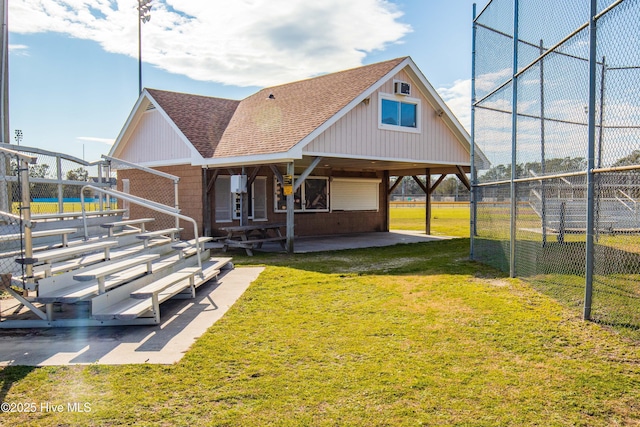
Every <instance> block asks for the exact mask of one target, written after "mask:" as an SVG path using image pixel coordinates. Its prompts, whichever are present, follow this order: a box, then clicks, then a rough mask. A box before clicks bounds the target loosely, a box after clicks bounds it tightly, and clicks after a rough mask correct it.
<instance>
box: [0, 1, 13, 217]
mask: <svg viewBox="0 0 640 427" xmlns="http://www.w3.org/2000/svg"><path fill="white" fill-rule="evenodd" d="M0 19H1V22H2V32H1V35H0V37H2V40H1V41H0V48H1V49H2V53H1V54H0V59H1V61H2V64H0V97H1V98H2V101H0V138H2V142H4V143H6V144H10V143H11V141H10V139H9V25H8V23H9V0H2V1H1V2H0ZM10 170H11V166H10V163H9V157H8V156H0V176H6V175H7V174H9V173H11V172H10ZM9 193H10V191H9V182H8V181H7V180H4V181H3V182H2V183H0V210H1V211H4V212H9V211H10V206H11V201H10V200H9Z"/></svg>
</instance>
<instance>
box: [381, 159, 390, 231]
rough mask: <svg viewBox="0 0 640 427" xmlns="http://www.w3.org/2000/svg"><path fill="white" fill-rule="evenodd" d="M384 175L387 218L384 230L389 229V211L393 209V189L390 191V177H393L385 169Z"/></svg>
mask: <svg viewBox="0 0 640 427" xmlns="http://www.w3.org/2000/svg"><path fill="white" fill-rule="evenodd" d="M383 174H384V176H383V178H382V180H383V181H384V197H385V199H386V203H385V206H386V209H387V210H386V212H385V215H384V216H385V218H384V229H383V231H389V216H390V214H389V211H390V209H391V191H390V187H391V186H390V183H389V179H391V177H390V176H389V171H384V173H383Z"/></svg>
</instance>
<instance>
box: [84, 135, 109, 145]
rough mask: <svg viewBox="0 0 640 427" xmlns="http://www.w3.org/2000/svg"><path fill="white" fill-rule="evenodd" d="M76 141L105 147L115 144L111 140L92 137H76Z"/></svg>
mask: <svg viewBox="0 0 640 427" xmlns="http://www.w3.org/2000/svg"><path fill="white" fill-rule="evenodd" d="M76 139H77V140H79V141H83V142H99V143H102V144H107V145H113V143H114V142H115V141H114V139H113V138H96V137H94V136H78V137H76Z"/></svg>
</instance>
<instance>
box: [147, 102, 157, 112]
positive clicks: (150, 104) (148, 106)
mask: <svg viewBox="0 0 640 427" xmlns="http://www.w3.org/2000/svg"><path fill="white" fill-rule="evenodd" d="M155 109H156V106H155V105H153V104H152V103H149V105H147V109H146V110H145V111H151V110H155Z"/></svg>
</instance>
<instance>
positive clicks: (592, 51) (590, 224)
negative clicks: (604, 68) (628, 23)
mask: <svg viewBox="0 0 640 427" xmlns="http://www.w3.org/2000/svg"><path fill="white" fill-rule="evenodd" d="M597 13H598V2H597V0H591V13H590V14H589V119H588V131H587V132H588V150H587V241H586V253H585V258H586V260H585V270H586V271H585V287H584V312H583V316H582V317H583V319H584V320H589V319H591V298H592V294H593V266H594V260H593V255H594V247H593V242H594V225H595V214H596V212H595V203H594V199H595V174H594V173H593V169H594V166H595V148H596V72H597V70H596V65H597V62H596V53H597V43H596V42H597V30H596V14H597Z"/></svg>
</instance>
